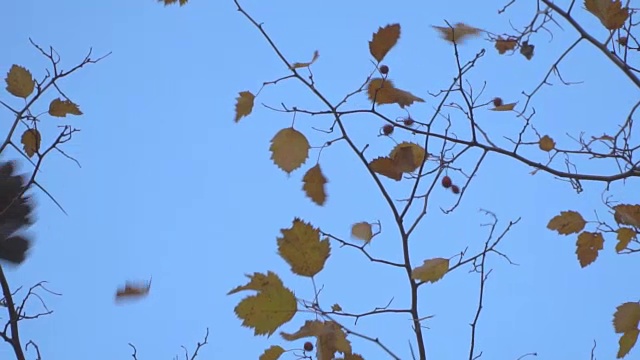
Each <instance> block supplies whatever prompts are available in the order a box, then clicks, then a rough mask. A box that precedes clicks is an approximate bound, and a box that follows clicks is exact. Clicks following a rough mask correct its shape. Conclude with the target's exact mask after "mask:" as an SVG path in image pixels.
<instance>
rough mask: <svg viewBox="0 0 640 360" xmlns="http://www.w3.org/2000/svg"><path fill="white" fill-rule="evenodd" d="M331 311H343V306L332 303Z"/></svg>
mask: <svg viewBox="0 0 640 360" xmlns="http://www.w3.org/2000/svg"><path fill="white" fill-rule="evenodd" d="M331 311H336V312H338V311H342V307H341V306H340V305H338V304H333V305H331Z"/></svg>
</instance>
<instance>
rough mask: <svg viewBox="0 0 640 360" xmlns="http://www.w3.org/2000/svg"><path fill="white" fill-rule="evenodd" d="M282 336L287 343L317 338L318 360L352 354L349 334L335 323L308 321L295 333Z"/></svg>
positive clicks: (329, 359)
mask: <svg viewBox="0 0 640 360" xmlns="http://www.w3.org/2000/svg"><path fill="white" fill-rule="evenodd" d="M280 335H281V336H282V338H283V339H285V340H287V341H294V340H298V339H302V338H306V337H312V336H313V337H315V338H316V350H317V354H316V358H317V359H318V360H333V359H334V358H335V354H336V352H341V353H343V354H345V355H348V354H351V342H349V340H347V334H345V332H344V331H343V330H342V328H341V327H340V325H338V324H337V323H335V322H333V321H324V322H323V321H320V320H307V321H305V323H304V325H302V327H300V329H299V330H298V331H296V332H295V333H292V334H290V333H285V332H281V333H280Z"/></svg>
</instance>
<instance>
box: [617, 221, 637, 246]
mask: <svg viewBox="0 0 640 360" xmlns="http://www.w3.org/2000/svg"><path fill="white" fill-rule="evenodd" d="M616 232H617V233H618V236H617V238H618V243H617V244H616V252H621V251H623V250H624V249H626V248H627V246H629V243H630V242H631V240H633V239H635V238H636V236H637V235H638V234H636V232H635V230H633V229H631V228H627V227H621V228H619V229H618V231H616Z"/></svg>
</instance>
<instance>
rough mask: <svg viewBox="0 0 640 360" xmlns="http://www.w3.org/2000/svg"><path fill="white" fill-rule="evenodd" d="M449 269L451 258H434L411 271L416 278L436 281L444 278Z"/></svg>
mask: <svg viewBox="0 0 640 360" xmlns="http://www.w3.org/2000/svg"><path fill="white" fill-rule="evenodd" d="M447 271H449V259H445V258H434V259H429V260H425V261H424V263H423V264H422V265H420V266H418V267H416V268H415V269H413V270H412V271H411V278H412V279H414V280H419V281H425V282H430V283H435V282H436V281H438V280H440V279H442V278H443V277H444V275H445V274H446V273H447Z"/></svg>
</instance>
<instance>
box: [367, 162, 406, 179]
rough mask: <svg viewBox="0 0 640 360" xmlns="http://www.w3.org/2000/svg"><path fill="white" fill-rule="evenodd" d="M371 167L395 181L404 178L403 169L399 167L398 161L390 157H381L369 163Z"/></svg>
mask: <svg viewBox="0 0 640 360" xmlns="http://www.w3.org/2000/svg"><path fill="white" fill-rule="evenodd" d="M369 168H370V169H371V170H372V171H373V172H375V173H378V174H380V175H382V176H386V177H388V178H390V179H393V180H395V181H400V179H402V171H400V170H399V169H398V167H397V166H396V163H395V162H394V161H393V160H391V159H390V158H388V157H379V158H377V159H374V160H373V161H371V162H370V163H369Z"/></svg>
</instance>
